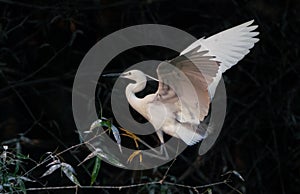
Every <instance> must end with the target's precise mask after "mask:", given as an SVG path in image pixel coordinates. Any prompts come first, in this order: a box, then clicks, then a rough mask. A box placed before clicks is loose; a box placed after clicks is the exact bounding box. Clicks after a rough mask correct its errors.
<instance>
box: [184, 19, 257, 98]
mask: <svg viewBox="0 0 300 194" xmlns="http://www.w3.org/2000/svg"><path fill="white" fill-rule="evenodd" d="M253 22H254V20H251V21H249V22H246V23H243V24H241V25H238V26H235V27H233V28H230V29H228V30H225V31H222V32H220V33H218V34H215V35H213V36H210V37H208V38H201V39H199V40H197V41H195V42H194V43H193V44H191V45H190V46H188V47H187V48H186V49H184V50H183V51H182V52H181V53H180V55H185V54H187V53H188V52H189V51H191V50H192V49H195V48H197V47H199V50H198V52H201V51H208V52H207V55H208V56H215V58H214V59H212V60H216V61H218V62H220V69H219V71H218V73H217V75H216V77H215V78H214V80H213V82H212V83H210V84H209V87H208V89H209V92H210V97H211V98H213V96H214V93H215V90H216V87H217V85H218V83H219V81H220V79H221V75H222V73H224V72H225V71H226V70H227V69H229V68H231V67H232V66H234V65H235V64H236V63H237V62H238V61H240V60H241V59H242V58H244V56H245V55H246V54H248V53H249V51H250V49H251V48H252V47H253V46H254V44H255V43H256V42H257V41H259V39H258V38H254V37H255V36H257V35H258V34H259V32H254V31H253V30H255V29H256V28H257V27H258V26H257V25H251V24H252V23H253Z"/></svg>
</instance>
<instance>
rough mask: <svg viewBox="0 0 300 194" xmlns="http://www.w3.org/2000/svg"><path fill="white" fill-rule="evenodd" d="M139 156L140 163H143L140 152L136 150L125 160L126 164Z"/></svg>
mask: <svg viewBox="0 0 300 194" xmlns="http://www.w3.org/2000/svg"><path fill="white" fill-rule="evenodd" d="M137 155H139V158H140V163H141V162H142V161H143V156H142V150H136V151H134V152H133V153H132V154H131V155H130V156H129V157H128V159H127V163H131V162H132V160H133V159H134V158H135V157H136V156H137Z"/></svg>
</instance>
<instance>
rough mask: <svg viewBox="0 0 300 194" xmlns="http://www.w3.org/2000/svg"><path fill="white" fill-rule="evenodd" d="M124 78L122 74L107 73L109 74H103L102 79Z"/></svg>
mask: <svg viewBox="0 0 300 194" xmlns="http://www.w3.org/2000/svg"><path fill="white" fill-rule="evenodd" d="M119 76H120V77H122V74H121V73H107V74H103V75H102V77H119Z"/></svg>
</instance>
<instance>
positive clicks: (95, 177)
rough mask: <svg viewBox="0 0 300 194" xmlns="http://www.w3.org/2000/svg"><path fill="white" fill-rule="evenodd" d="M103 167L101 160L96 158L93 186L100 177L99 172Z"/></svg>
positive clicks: (92, 179)
mask: <svg viewBox="0 0 300 194" xmlns="http://www.w3.org/2000/svg"><path fill="white" fill-rule="evenodd" d="M100 167H101V158H100V157H98V156H97V157H96V160H95V164H94V168H93V172H92V177H91V185H93V184H94V183H95V181H96V179H97V177H98V174H99V171H100Z"/></svg>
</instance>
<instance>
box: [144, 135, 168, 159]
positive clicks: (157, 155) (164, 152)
mask: <svg viewBox="0 0 300 194" xmlns="http://www.w3.org/2000/svg"><path fill="white" fill-rule="evenodd" d="M156 133H157V136H158V138H159V140H160V143H161V145H160V151H157V150H156V149H154V148H153V147H152V146H150V145H148V144H147V143H146V142H144V141H143V140H140V142H141V143H142V144H144V145H145V146H146V147H148V148H149V149H150V150H151V151H153V152H154V153H149V152H145V151H141V152H142V154H144V155H148V156H150V157H155V158H159V159H162V160H168V159H169V154H168V152H167V149H166V146H165V144H164V138H163V132H162V131H161V130H158V131H156Z"/></svg>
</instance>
